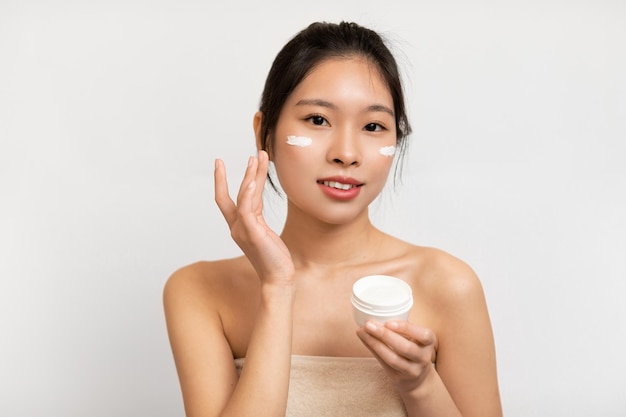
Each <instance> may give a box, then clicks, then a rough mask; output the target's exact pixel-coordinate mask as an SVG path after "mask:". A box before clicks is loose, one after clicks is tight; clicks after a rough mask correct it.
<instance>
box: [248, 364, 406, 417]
mask: <svg viewBox="0 0 626 417" xmlns="http://www.w3.org/2000/svg"><path fill="white" fill-rule="evenodd" d="M244 364H245V358H240V359H235V365H236V367H237V372H238V374H240V373H241V369H242V368H243V366H244ZM406 415H407V414H406V411H405V408H404V404H403V403H402V400H401V399H400V396H399V395H398V394H397V392H396V391H395V390H394V388H393V386H392V385H391V383H390V381H389V379H388V377H387V375H386V374H385V371H384V370H383V369H382V368H381V366H380V364H379V363H378V361H377V360H376V359H374V358H346V357H326V356H299V355H294V356H292V358H291V379H290V382H289V396H288V400H287V414H286V416H287V417H323V416H332V417H343V416H355V417H369V416H371V417H374V416H376V417H406Z"/></svg>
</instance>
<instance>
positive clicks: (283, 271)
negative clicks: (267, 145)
mask: <svg viewBox="0 0 626 417" xmlns="http://www.w3.org/2000/svg"><path fill="white" fill-rule="evenodd" d="M268 160H269V158H268V155H267V153H266V152H265V151H259V155H258V157H254V156H251V157H250V159H249V160H248V167H247V168H246V172H245V175H244V178H243V180H242V181H241V186H240V187H239V193H238V195H237V203H235V202H234V201H233V200H232V199H231V198H230V195H229V193H228V184H227V182H226V169H225V167H224V162H223V161H221V160H219V159H217V160H216V161H215V202H216V203H217V205H218V207H219V209H220V211H221V212H222V214H223V215H224V218H225V219H226V222H227V223H228V227H229V228H230V234H231V236H232V238H233V240H234V241H235V242H236V243H237V245H238V246H239V247H240V248H241V250H243V252H244V253H245V255H246V256H247V257H248V259H249V260H250V262H251V263H252V265H253V266H254V268H255V270H256V272H257V274H258V275H259V277H260V278H261V280H262V282H264V283H270V284H291V283H292V279H293V274H294V266H293V261H292V260H291V255H290V253H289V250H288V249H287V247H286V246H285V244H284V242H283V241H282V240H281V239H280V237H279V236H278V235H277V234H276V233H275V232H274V231H273V230H272V229H271V228H270V227H269V226H268V225H267V223H266V222H265V219H264V218H263V198H262V197H263V186H264V184H265V179H266V177H267V169H268V163H269V162H268Z"/></svg>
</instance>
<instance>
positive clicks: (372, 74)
mask: <svg viewBox="0 0 626 417" xmlns="http://www.w3.org/2000/svg"><path fill="white" fill-rule="evenodd" d="M393 108H394V105H393V99H392V97H391V94H390V93H389V90H388V88H387V86H386V84H385V82H384V81H383V79H382V78H381V77H380V75H379V72H378V69H377V68H376V67H375V66H374V65H372V64H370V63H369V62H368V61H366V60H365V59H363V58H338V59H329V60H326V61H323V62H322V63H320V64H319V65H317V66H316V67H315V68H314V69H313V70H312V71H311V72H310V73H309V75H308V76H307V77H305V78H304V79H303V80H302V82H301V83H300V84H299V85H298V86H297V87H296V89H295V90H294V91H293V92H292V93H291V95H290V96H289V98H288V99H287V101H286V102H285V104H284V106H283V109H282V111H281V114H280V117H279V120H278V124H277V126H276V130H275V137H274V147H273V155H271V157H272V160H273V161H274V164H275V167H276V173H277V175H278V179H279V181H280V184H281V186H282V188H283V190H284V191H285V194H286V195H287V198H288V200H289V204H290V210H297V209H299V210H301V211H303V212H306V213H309V214H310V215H313V216H315V217H317V218H319V219H320V220H322V221H325V222H328V223H332V224H338V223H344V222H346V221H349V220H350V219H352V218H354V217H355V216H357V215H359V214H361V213H363V212H365V211H366V209H367V206H368V205H369V204H370V203H371V202H372V201H373V200H374V198H376V196H377V195H378V194H379V193H380V192H381V190H382V188H383V187H384V185H385V182H386V180H387V176H388V174H389V169H390V168H391V164H392V162H393V154H394V151H395V144H396V128H395V126H396V119H395V115H394V113H393Z"/></svg>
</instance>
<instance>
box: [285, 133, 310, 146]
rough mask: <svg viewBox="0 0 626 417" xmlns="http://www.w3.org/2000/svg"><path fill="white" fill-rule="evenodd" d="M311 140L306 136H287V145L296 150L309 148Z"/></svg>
mask: <svg viewBox="0 0 626 417" xmlns="http://www.w3.org/2000/svg"><path fill="white" fill-rule="evenodd" d="M312 143H313V139H311V138H308V137H306V136H293V135H290V136H287V145H292V146H297V147H298V148H304V147H307V146H311V144H312Z"/></svg>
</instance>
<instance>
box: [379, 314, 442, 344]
mask: <svg viewBox="0 0 626 417" xmlns="http://www.w3.org/2000/svg"><path fill="white" fill-rule="evenodd" d="M385 327H386V328H388V329H391V330H393V331H394V332H395V333H399V334H401V335H403V336H404V337H406V338H407V339H410V340H413V341H414V342H415V343H417V344H419V345H421V346H428V345H433V346H434V347H435V349H436V347H437V337H436V336H435V334H434V333H433V332H432V331H431V330H430V329H427V328H425V327H420V326H417V325H415V324H411V323H409V322H408V321H395V320H394V321H389V322H387V323H385Z"/></svg>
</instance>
